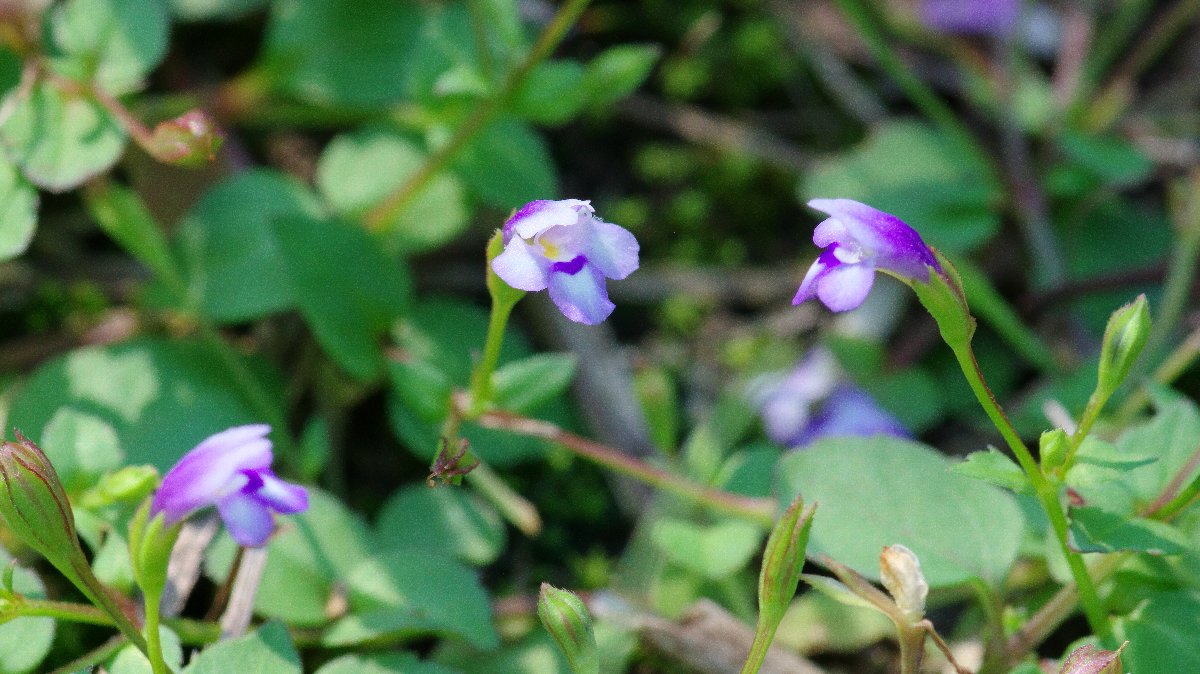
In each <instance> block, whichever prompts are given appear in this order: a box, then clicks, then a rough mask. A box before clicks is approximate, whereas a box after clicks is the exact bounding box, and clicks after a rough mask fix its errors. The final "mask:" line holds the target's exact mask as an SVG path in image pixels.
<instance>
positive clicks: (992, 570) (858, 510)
mask: <svg viewBox="0 0 1200 674" xmlns="http://www.w3.org/2000/svg"><path fill="white" fill-rule="evenodd" d="M949 467H950V464H949V460H948V459H947V458H946V457H944V456H942V455H941V454H940V453H938V452H937V451H936V450H934V449H933V448H931V447H927V446H925V445H922V444H919V443H916V442H910V441H907V440H900V439H898V438H890V437H882V436H880V437H875V438H827V439H824V440H819V441H817V442H815V443H813V444H812V445H811V446H810V447H809V448H808V449H806V450H804V451H803V452H796V453H794V454H791V455H790V456H787V457H785V458H784V459H783V461H781V462H780V464H779V477H780V480H781V484H782V487H783V488H782V489H781V493H780V499H781V500H782V501H783V502H787V503H790V502H791V499H793V498H794V497H795V495H796V494H797V493H799V494H801V495H803V496H804V500H805V502H806V503H816V504H818V513H817V516H816V517H815V518H814V519H813V530H812V537H811V538H810V540H809V547H810V549H811V550H816V551H820V552H824V553H825V554H828V555H830V556H831V557H833V558H834V559H837V560H838V561H840V562H842V563H844V564H846V565H848V566H851V567H853V568H854V569H855V570H856V571H858V572H859V573H861V574H863V575H865V576H867V577H869V578H873V579H878V578H879V551H880V550H881V549H883V546H885V545H893V544H896V543H900V544H903V545H905V546H907V547H908V548H910V549H911V550H912V551H913V552H914V553H915V554H916V555H917V556H918V557H919V558H920V559H921V567H922V569H923V570H924V572H925V579H926V581H928V583H929V585H930V587H945V586H948V585H956V584H959V583H962V582H965V581H968V580H970V579H972V578H981V579H983V580H985V581H988V582H991V583H998V582H1000V581H1001V580H1002V579H1003V578H1004V576H1005V575H1006V574H1007V572H1008V569H1009V567H1010V566H1011V565H1012V563H1013V560H1014V559H1016V556H1017V552H1018V549H1019V547H1020V543H1021V539H1022V535H1023V530H1024V520H1023V517H1022V515H1021V511H1020V509H1019V508H1018V506H1017V503H1016V500H1015V499H1014V498H1013V496H1012V495H1011V494H1008V493H1007V492H1004V491H1001V490H999V489H997V488H995V487H992V486H991V485H987V484H984V483H982V482H978V481H976V480H972V479H970V478H968V477H965V476H962V475H957V474H955V473H953V472H951V471H950V470H948V469H949Z"/></svg>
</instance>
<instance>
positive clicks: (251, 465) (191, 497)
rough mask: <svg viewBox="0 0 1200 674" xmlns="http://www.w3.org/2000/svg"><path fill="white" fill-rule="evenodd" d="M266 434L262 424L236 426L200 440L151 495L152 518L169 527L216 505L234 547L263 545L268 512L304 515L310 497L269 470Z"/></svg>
mask: <svg viewBox="0 0 1200 674" xmlns="http://www.w3.org/2000/svg"><path fill="white" fill-rule="evenodd" d="M270 432H271V427H270V426H267V425H265V424H254V425H249V426H235V427H233V428H230V429H227V430H224V431H221V432H220V433H217V434H216V435H212V436H209V437H208V438H206V439H205V440H203V441H202V442H201V443H200V444H198V445H196V447H195V448H194V449H192V451H190V452H188V453H187V454H185V455H184V456H183V458H181V459H180V460H179V462H178V463H176V464H175V465H174V466H173V467H172V468H171V470H170V471H168V472H167V475H166V476H165V477H164V478H163V480H162V484H161V485H160V486H159V488H158V492H157V493H156V494H155V495H154V502H153V504H152V506H151V515H156V514H158V513H163V515H164V516H165V520H166V524H167V525H168V526H169V525H171V524H174V523H176V522H179V521H181V520H183V519H184V518H186V517H187V516H188V515H190V514H192V513H193V512H195V511H197V510H200V509H201V508H205V507H207V506H211V505H215V506H216V507H217V511H218V512H219V513H220V514H221V519H222V520H224V522H225V527H226V528H227V529H228V530H229V534H230V535H231V536H233V539H234V540H236V541H237V542H238V543H240V544H241V545H244V546H247V547H258V546H261V545H263V544H264V543H266V542H267V538H268V537H270V535H271V532H272V531H273V530H274V528H275V521H274V519H273V517H272V516H271V513H272V511H274V512H279V513H285V514H290V513H298V512H303V511H304V510H307V509H308V491H307V490H305V488H304V487H301V486H299V485H295V484H291V483H289V482H284V481H283V480H280V479H279V478H278V477H276V476H275V473H274V472H273V471H272V470H271V461H272V459H273V458H274V457H273V455H272V452H271V441H270V440H269V439H268V438H267V434H268V433H270Z"/></svg>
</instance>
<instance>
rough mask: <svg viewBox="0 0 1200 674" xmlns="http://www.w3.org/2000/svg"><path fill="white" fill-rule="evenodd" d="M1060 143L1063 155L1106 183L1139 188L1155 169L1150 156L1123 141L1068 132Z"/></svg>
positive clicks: (1113, 137)
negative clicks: (1139, 184) (1138, 185)
mask: <svg viewBox="0 0 1200 674" xmlns="http://www.w3.org/2000/svg"><path fill="white" fill-rule="evenodd" d="M1058 141H1059V148H1060V149H1061V150H1062V151H1063V154H1065V155H1066V156H1067V157H1068V158H1069V159H1071V160H1072V161H1073V162H1075V164H1077V165H1078V166H1081V167H1083V168H1085V169H1087V170H1088V171H1090V172H1091V173H1093V174H1094V175H1095V176H1097V177H1098V178H1100V179H1102V180H1103V181H1104V182H1106V183H1110V184H1114V185H1136V184H1138V183H1140V182H1143V181H1145V180H1146V179H1147V178H1148V177H1149V176H1150V172H1151V171H1152V170H1153V169H1154V164H1153V163H1152V162H1151V161H1150V159H1149V157H1147V156H1146V155H1145V154H1144V153H1143V152H1142V151H1141V150H1139V149H1138V148H1137V146H1136V145H1134V144H1133V143H1132V142H1130V141H1128V140H1126V139H1124V138H1120V137H1117V136H1087V135H1084V134H1081V133H1078V132H1074V131H1070V130H1068V131H1067V132H1066V133H1063V134H1062V135H1061V136H1059V139H1058Z"/></svg>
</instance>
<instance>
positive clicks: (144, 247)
mask: <svg viewBox="0 0 1200 674" xmlns="http://www.w3.org/2000/svg"><path fill="white" fill-rule="evenodd" d="M88 197H89V198H88V199H87V200H86V201H85V205H86V206H87V208H88V213H90V214H91V216H92V218H93V219H95V220H96V222H97V223H99V225H100V226H101V227H102V228H104V231H105V232H107V233H108V235H109V236H111V237H112V238H113V239H114V240H115V241H116V242H117V243H119V244H121V247H122V248H124V249H125V250H127V251H129V252H130V253H132V254H133V256H134V257H136V258H137V259H138V261H139V262H141V263H142V264H144V265H146V266H147V267H149V268H150V270H151V271H153V272H154V273H155V274H156V275H158V276H159V277H160V278H164V279H170V278H173V277H174V275H175V274H176V273H177V271H176V264H175V261H174V260H173V259H171V246H170V244H169V243H168V242H167V237H166V236H165V235H164V234H163V230H162V226H161V225H159V224H158V223H157V222H155V220H154V216H153V215H152V214H151V213H150V210H149V209H148V208H147V207H146V204H145V202H143V201H142V200H141V198H139V197H138V195H137V193H136V192H134V191H133V190H131V189H129V188H127V187H123V186H121V185H119V184H117V183H115V182H110V181H105V182H104V183H103V184H102V185H99V186H98V187H97V189H94V190H90V191H89V192H88Z"/></svg>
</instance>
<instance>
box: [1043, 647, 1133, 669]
mask: <svg viewBox="0 0 1200 674" xmlns="http://www.w3.org/2000/svg"><path fill="white" fill-rule="evenodd" d="M1128 644H1129V642H1128V641H1126V642H1125V643H1124V644H1121V647H1120V648H1118V649H1117V650H1115V651H1105V650H1101V649H1099V648H1096V647H1095V646H1093V645H1092V644H1086V645H1084V646H1080V647H1079V648H1076V649H1075V650H1074V651H1071V655H1070V656H1068V657H1067V661H1066V662H1064V663H1063V666H1062V669H1060V670H1059V671H1058V674H1123V672H1124V671H1125V668H1124V667H1123V666H1122V665H1121V651H1123V650H1125V646H1126V645H1128Z"/></svg>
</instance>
